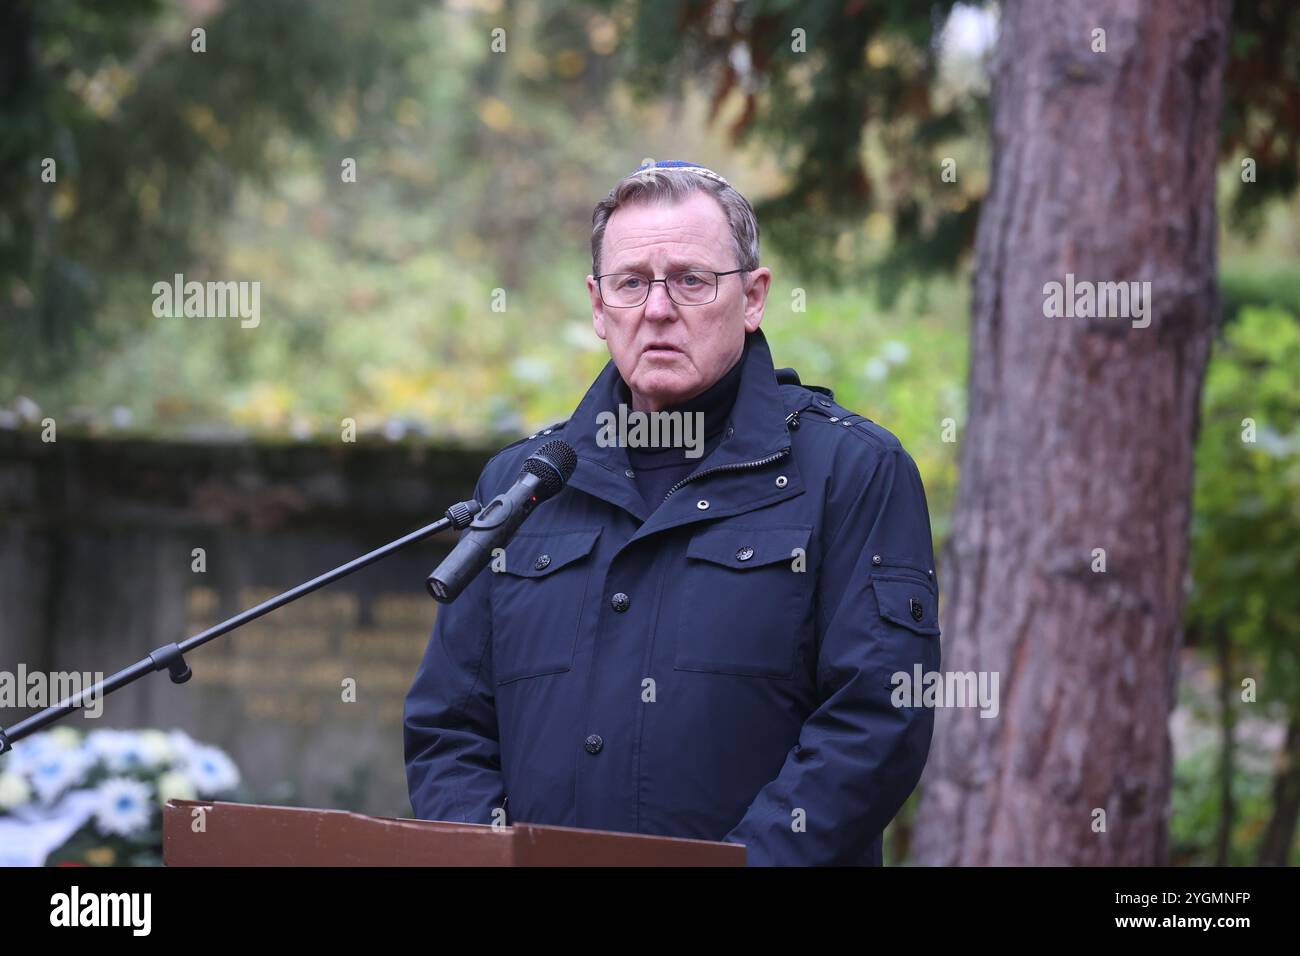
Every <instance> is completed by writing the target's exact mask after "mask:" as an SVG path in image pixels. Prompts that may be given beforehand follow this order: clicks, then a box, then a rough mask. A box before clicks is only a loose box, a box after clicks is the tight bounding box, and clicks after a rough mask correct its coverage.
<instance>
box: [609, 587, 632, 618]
mask: <svg viewBox="0 0 1300 956" xmlns="http://www.w3.org/2000/svg"><path fill="white" fill-rule="evenodd" d="M609 606H610V607H612V608H613V609H614V610H615V611H617V612H618V613H619V614H622V613H623V612H624V611H626V610H627V609H628V608H629V607H631V606H632V599H631V598H630V597H628V596H627V595H626V594H624V593H623V592H622V591H619V592H618V593H617V594H615V595H614V596H613V597H612V598H610V599H609Z"/></svg>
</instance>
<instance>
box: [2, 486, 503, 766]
mask: <svg viewBox="0 0 1300 956" xmlns="http://www.w3.org/2000/svg"><path fill="white" fill-rule="evenodd" d="M479 510H480V506H479V503H478V502H477V501H474V500H473V499H470V500H469V501H461V502H457V503H456V504H454V505H452V506H451V507H450V508H448V509H447V513H446V516H445V517H443V518H440V519H439V520H438V521H435V522H434V523H433V524H430V525H425V526H424V527H423V528H420V529H419V530H417V531H412V532H411V533H410V534H408V535H406V536H405V537H401V538H398V539H397V540H396V541H391V542H389V543H388V544H386V545H384V546H383V547H382V548H376V549H375V550H374V551H371V552H370V553H368V554H363V555H362V556H361V557H359V558H353V559H352V560H351V561H349V562H348V563H347V564H341V565H339V566H338V567H337V568H335V569H334V570H333V571H326V572H325V573H324V574H322V575H320V576H318V577H314V578H312V579H311V580H310V581H306V582H304V583H302V584H299V585H298V586H297V587H295V588H290V589H289V590H288V591H285V592H284V593H283V594H278V595H276V596H275V597H273V598H270V599H269V600H266V601H263V602H262V603H261V604H258V605H257V606H256V607H251V608H249V609H248V610H246V611H241V612H240V613H239V614H236V615H235V616H234V617H232V618H230V619H229V620H226V621H222V622H221V623H220V624H216V625H214V626H212V627H210V628H208V629H207V630H206V631H203V632H202V633H200V634H195V635H194V636H193V637H191V638H188V639H187V640H185V641H182V642H181V643H179V644H176V643H172V644H164V645H163V646H162V647H160V648H158V649H157V650H155V651H154V652H153V653H151V654H149V656H147V657H145V658H143V659H142V660H139V661H137V662H136V663H134V664H132V665H131V666H130V667H128V668H126V669H124V670H120V671H118V672H117V673H116V674H114V675H112V676H111V677H109V678H106V679H105V680H102V681H100V682H99V683H98V684H95V685H94V686H93V687H90V688H87V689H85V690H83V691H82V692H81V693H80V694H75V695H73V696H72V697H69V698H67V699H66V700H62V701H60V702H59V703H57V704H55V705H53V706H51V707H46V708H45V709H44V710H42V711H40V712H39V713H36V714H32V716H30V717H28V718H26V719H25V720H22V721H20V722H18V723H16V724H14V725H13V726H12V727H10V728H8V729H5V728H4V727H0V754H5V753H8V752H9V751H10V750H11V749H13V745H14V743H16V742H17V741H19V740H22V739H23V738H24V737H27V736H30V735H31V734H34V733H36V731H38V730H40V729H41V728H42V727H46V726H48V725H49V724H52V723H54V722H55V721H56V720H60V719H62V718H63V717H66V716H67V715H68V714H71V713H72V712H73V711H76V710H80V709H81V708H82V707H84V706H85V704H86V702H87V700H91V701H93V700H95V699H97V698H98V696H99V695H100V694H101V693H102V694H104V695H107V694H111V693H112V692H113V691H115V690H118V689H120V688H122V687H125V686H126V685H127V684H131V683H134V682H135V681H137V680H139V679H140V678H141V677H143V676H144V675H145V674H151V673H153V672H154V671H161V670H166V671H167V672H168V673H169V674H170V675H171V679H172V683H173V684H184V683H185V682H186V681H188V680H189V679H190V677H191V676H193V672H192V671H191V670H190V667H189V665H188V664H187V663H186V662H185V656H184V655H185V654H186V653H188V652H189V651H192V650H194V649H195V648H196V647H201V646H202V645H204V644H206V643H207V642H208V641H211V640H214V639H216V638H218V637H220V636H221V635H223V634H226V633H228V632H230V631H233V630H234V629H235V628H237V627H239V626H240V625H242V624H247V623H248V622H249V621H252V620H256V619H257V618H259V617H261V616H262V615H264V614H269V613H270V612H272V611H274V610H275V609H276V608H278V607H283V606H284V605H286V604H288V603H289V602H290V601H296V600H297V599H298V598H300V597H302V596H303V595H304V594H310V593H311V592H312V591H315V590H316V589H317V588H323V587H324V586H325V585H327V584H330V583H331V582H333V581H337V580H338V579H339V578H341V577H345V576H347V575H349V574H351V573H352V572H353V571H358V570H360V569H361V568H364V567H365V566H366V565H368V564H373V563H374V562H375V561H378V560H379V559H380V558H385V557H387V556H388V555H390V554H392V553H393V552H394V551H397V550H399V549H401V548H404V547H406V546H407V545H409V544H415V543H416V542H417V541H423V540H424V539H425V538H429V537H432V536H433V535H435V534H437V533H438V532H439V531H445V530H447V529H448V528H454V529H456V530H457V531H459V530H462V529H464V528H466V527H468V526H469V524H470V523H471V522H472V521H473V520H474V516H475V515H476V514H478V512H479Z"/></svg>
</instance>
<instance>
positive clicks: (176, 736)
mask: <svg viewBox="0 0 1300 956" xmlns="http://www.w3.org/2000/svg"><path fill="white" fill-rule="evenodd" d="M167 742H168V743H169V744H171V748H172V761H173V762H174V763H178V764H181V765H184V764H187V763H189V760H190V757H192V756H193V754H194V750H195V748H196V747H198V744H196V743H195V742H194V738H193V737H191V736H190V735H189V734H187V733H186V732H185V731H183V730H173V731H172V732H171V733H169V734H168V735H167Z"/></svg>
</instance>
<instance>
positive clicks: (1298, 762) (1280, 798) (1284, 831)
mask: <svg viewBox="0 0 1300 956" xmlns="http://www.w3.org/2000/svg"><path fill="white" fill-rule="evenodd" d="M1297 819H1300V715H1296V714H1292V715H1291V719H1290V720H1288V721H1287V725H1286V743H1285V744H1283V745H1282V749H1281V751H1279V752H1278V755H1277V769H1276V770H1275V771H1274V772H1273V815H1272V816H1271V817H1270V818H1269V821H1268V827H1267V828H1265V830H1264V837H1263V839H1261V840H1260V842H1259V865H1260V866H1286V865H1287V858H1288V857H1289V856H1290V855H1291V845H1292V844H1293V843H1294V842H1295V827H1296V820H1297Z"/></svg>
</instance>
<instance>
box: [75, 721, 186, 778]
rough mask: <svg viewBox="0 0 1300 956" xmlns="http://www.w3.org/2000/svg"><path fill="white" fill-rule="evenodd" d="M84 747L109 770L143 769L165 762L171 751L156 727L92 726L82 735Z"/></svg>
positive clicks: (164, 736)
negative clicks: (95, 728)
mask: <svg viewBox="0 0 1300 956" xmlns="http://www.w3.org/2000/svg"><path fill="white" fill-rule="evenodd" d="M86 749H87V750H88V751H89V752H90V753H91V754H92V755H93V756H95V757H96V758H98V759H99V760H102V761H103V762H104V765H105V766H106V767H108V769H109V770H111V771H112V772H113V773H123V772H125V771H127V770H147V769H151V768H153V767H158V766H161V765H164V764H166V762H167V760H168V759H169V757H170V755H171V752H170V746H169V744H168V741H167V735H166V734H164V733H162V732H161V731H158V730H146V731H143V732H140V733H134V732H132V731H129V730H96V731H92V732H91V734H90V736H88V737H87V738H86Z"/></svg>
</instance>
